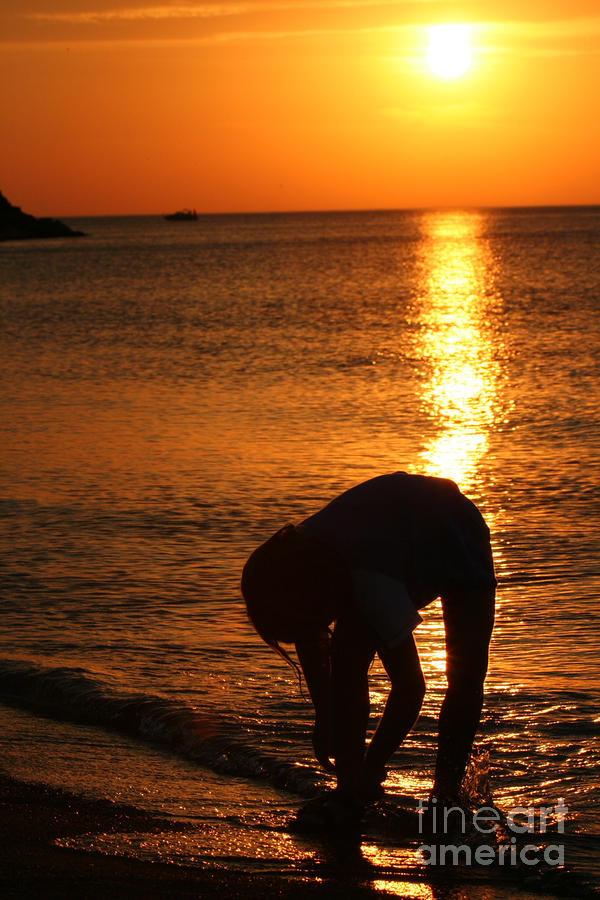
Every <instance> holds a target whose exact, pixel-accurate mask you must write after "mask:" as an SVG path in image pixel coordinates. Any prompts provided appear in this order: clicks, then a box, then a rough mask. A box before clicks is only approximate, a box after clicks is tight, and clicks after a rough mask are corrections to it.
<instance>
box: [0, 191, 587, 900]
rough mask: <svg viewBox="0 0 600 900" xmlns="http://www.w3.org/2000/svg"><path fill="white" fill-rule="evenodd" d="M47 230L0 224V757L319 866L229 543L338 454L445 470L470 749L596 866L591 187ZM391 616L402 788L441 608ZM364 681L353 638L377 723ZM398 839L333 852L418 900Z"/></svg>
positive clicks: (111, 846) (289, 503)
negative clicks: (476, 683) (480, 561)
mask: <svg viewBox="0 0 600 900" xmlns="http://www.w3.org/2000/svg"><path fill="white" fill-rule="evenodd" d="M76 225H77V227H79V228H82V229H83V230H84V231H86V232H87V237H85V238H82V239H78V240H71V241H68V240H56V241H48V242H28V243H22V244H17V243H12V244H5V245H3V246H1V247H0V272H1V278H0V323H1V329H0V378H1V381H0V383H1V385H2V390H1V396H0V484H1V496H0V545H1V553H0V592H1V593H0V596H1V604H2V628H1V633H0V700H1V701H2V705H0V722H1V726H2V727H1V728H0V754H1V757H0V758H1V759H2V760H3V762H2V766H3V767H4V769H5V770H6V771H8V772H9V773H10V774H12V775H15V776H17V777H19V778H24V779H26V780H30V781H39V780H43V781H45V782H47V783H48V784H51V785H62V786H66V787H68V788H70V789H71V790H74V791H77V792H82V793H86V794H91V795H93V796H103V797H109V798H111V799H116V800H122V801H125V802H128V803H132V804H135V805H137V806H140V807H142V808H144V809H149V810H152V811H160V812H161V813H163V814H164V815H166V816H168V817H172V818H175V819H184V820H186V821H188V822H190V823H191V824H192V825H193V826H194V827H193V828H192V830H191V832H190V833H186V835H185V836H182V835H181V834H170V835H164V836H163V837H161V838H157V837H156V836H154V837H150V836H148V835H134V836H131V835H129V836H126V835H121V836H116V837H115V836H112V837H111V836H108V835H90V836H89V837H88V838H87V839H85V840H84V844H85V846H89V847H90V848H91V849H97V850H98V849H99V850H101V851H103V852H107V853H114V852H121V853H128V854H132V855H134V856H141V857H144V858H152V859H155V858H160V859H166V860H172V861H175V862H181V861H184V862H193V863H196V864H198V865H207V864H211V865H217V866H219V865H221V866H238V867H241V868H246V869H249V870H253V869H254V870H272V871H282V872H286V873H288V874H290V876H292V875H294V876H295V877H307V878H313V877H321V876H322V874H323V872H327V871H329V869H328V866H331V865H333V863H332V861H331V859H330V857H329V856H328V853H329V851H328V850H327V848H325V847H323V845H321V844H320V843H319V842H318V841H316V840H311V839H309V838H308V837H306V836H304V837H300V836H298V835H292V834H290V833H289V832H288V831H287V827H286V826H287V822H288V820H289V817H290V816H291V815H292V813H293V812H294V810H295V809H296V808H297V806H298V805H299V804H300V802H301V800H302V798H303V797H306V796H310V794H311V793H312V792H313V791H314V790H315V789H316V788H319V787H323V786H325V785H327V784H329V783H330V781H329V779H328V776H326V775H324V774H323V773H322V772H320V770H319V768H318V766H317V764H316V763H315V761H314V760H313V759H312V757H311V748H310V739H309V734H310V728H311V707H310V704H309V703H308V702H307V701H306V697H305V695H303V694H302V693H301V692H300V690H299V689H298V685H297V682H296V680H295V678H294V675H293V672H291V670H290V669H288V668H287V667H286V666H285V664H284V663H283V662H282V661H281V660H280V659H279V658H278V657H277V656H276V655H275V654H273V653H272V652H271V651H269V649H268V648H267V647H265V646H263V645H262V644H261V642H260V641H259V640H258V638H257V637H256V636H255V635H254V633H253V631H252V629H251V627H250V626H249V624H248V622H247V619H246V616H245V612H244V608H243V604H242V602H241V598H240V593H239V579H240V573H241V568H242V566H243V563H244V561H245V559H246V558H247V556H248V554H249V553H250V552H251V551H252V550H253V549H254V547H255V546H256V545H257V544H258V543H259V542H261V541H263V540H264V539H266V537H268V536H269V535H270V534H271V533H272V532H273V531H275V530H276V529H277V528H278V527H280V526H281V525H282V524H284V523H285V522H287V521H300V520H301V519H302V518H304V517H306V516H307V515H309V514H310V513H311V512H313V511H315V510H316V509H318V508H319V507H320V506H322V505H323V504H324V503H325V502H327V501H328V500H329V499H331V498H332V497H333V496H335V495H336V494H337V493H339V492H341V491H342V490H344V489H345V488H347V487H350V486H351V485H353V484H355V483H357V482H359V481H361V480H364V479H366V478H368V477H371V476H373V475H377V474H381V473H383V472H390V471H396V470H404V471H410V472H421V473H424V474H432V475H444V476H446V477H450V478H454V479H455V480H456V481H457V482H458V484H459V486H460V487H461V489H462V490H463V492H464V493H465V494H467V496H469V497H470V498H471V499H472V500H474V501H475V502H476V503H477V504H478V505H479V507H480V509H481V510H482V512H483V514H484V516H485V517H486V519H487V521H488V524H489V526H490V529H491V531H492V542H493V548H494V553H495V560H496V569H497V574H498V579H499V591H498V616H497V625H496V629H495V633H494V638H493V643H492V656H491V665H490V672H489V676H488V681H487V690H486V705H485V710H484V715H483V719H482V724H481V729H480V733H479V735H478V738H477V748H478V751H479V762H478V763H476V764H475V771H476V774H477V775H478V776H481V777H483V776H484V775H485V780H486V790H488V791H489V792H491V796H492V797H493V799H494V801H495V802H496V803H497V804H498V806H499V807H500V808H501V809H503V810H509V809H512V808H515V807H525V808H530V807H532V806H534V807H536V808H539V807H540V806H541V805H544V806H547V807H550V806H553V807H555V806H556V804H557V803H558V802H559V799H560V798H562V799H563V801H564V804H565V805H566V806H567V807H568V813H567V816H566V827H565V834H564V835H562V836H561V840H562V841H563V844H564V848H565V855H566V859H565V863H566V868H567V869H572V870H574V871H575V872H576V873H578V874H579V875H580V876H581V877H583V878H584V879H585V880H587V881H588V882H593V881H594V880H595V879H597V878H598V874H599V870H598V862H597V859H598V849H599V843H598V838H599V836H600V813H599V811H598V810H599V805H600V746H599V743H598V730H599V726H600V717H599V700H600V682H599V677H598V655H599V653H598V651H599V644H600V637H599V624H600V601H599V599H598V597H599V593H600V563H599V562H598V555H599V550H600V537H599V535H600V505H599V502H598V486H599V484H598V483H599V468H598V457H599V450H600V411H599V408H600V378H599V358H600V353H599V351H600V208H574V209H564V208H561V209H514V210H464V211H460V210H456V211H448V210H443V211H414V212H357V213H327V214H325V213H322V214H289V215H238V216H206V217H201V218H200V220H199V221H198V222H197V223H167V222H165V221H163V220H162V219H160V218H158V217H156V218H152V217H148V218H122V219H119V218H113V219H89V220H85V221H84V220H78V221H77V223H76ZM416 638H417V642H418V646H419V652H420V655H421V660H422V664H423V669H424V673H425V677H426V680H427V685H428V690H427V695H426V699H425V703H424V707H423V712H422V716H421V718H420V720H419V722H418V724H417V726H416V727H415V729H414V731H413V732H412V733H411V735H410V736H409V737H408V739H407V740H406V742H405V744H404V745H403V747H402V748H401V749H400V750H399V751H398V753H397V754H396V755H395V757H394V758H393V760H392V763H391V765H390V776H389V780H388V788H389V795H390V797H391V798H392V801H393V799H394V797H396V798H402V797H404V796H405V795H410V796H412V797H414V798H418V797H426V796H427V793H428V791H429V788H430V786H431V777H432V770H433V765H434V753H435V734H436V718H437V713H438V710H439V706H440V703H441V700H442V697H443V692H444V645H443V626H442V623H441V615H440V609H439V604H435V605H434V606H433V607H431V608H429V609H428V610H427V611H426V613H425V616H424V622H423V624H422V625H421V626H420V627H419V629H418V630H417V633H416ZM386 685H387V682H386V678H385V675H384V673H383V671H382V669H381V667H380V666H379V665H378V664H377V663H375V664H374V666H373V668H372V672H371V700H372V715H373V722H376V719H377V714H378V713H380V712H381V710H382V708H383V704H384V702H385V697H386ZM488 760H489V773H488V772H487V766H488ZM418 843H419V841H418V840H412V841H411V840H396V838H394V837H393V836H390V835H389V834H387V835H386V834H384V833H383V831H381V829H379V830H378V827H377V824H375V826H374V827H373V829H372V830H371V832H369V833H368V834H367V835H366V836H365V839H364V840H363V844H362V847H361V848H360V852H359V854H358V857H359V863H360V865H361V866H363V868H362V869H360V871H361V872H364V871H367V870H368V876H365V877H367V880H370V881H371V882H372V883H373V884H374V885H375V886H380V887H385V888H386V889H387V890H388V891H394V892H396V893H397V894H398V895H401V896H407V897H419V898H426V900H428V898H430V897H431V898H433V897H439V896H441V895H440V894H439V892H438V893H436V892H435V888H433V887H431V886H430V885H429V884H428V882H427V877H426V876H427V872H426V871H425V869H426V867H424V866H423V864H422V861H420V860H419V859H418V855H417V852H416V848H417V845H418ZM359 863H356V864H357V865H359ZM345 865H347V862H346V863H345ZM365 866H366V867H367V869H365V868H364V867H365ZM521 869H523V866H521ZM532 871H533V870H532ZM535 871H536V873H537V869H536V870H535ZM560 871H561V872H562V871H564V870H563V868H562V867H560ZM557 873H558V867H557V869H556V872H555V873H554V874H557ZM467 874H468V873H465V877H466V876H467ZM496 874H497V873H496ZM501 874H503V873H501ZM525 874H527V872H525ZM536 877H538V875H537V874H536ZM565 877H566V876H565ZM530 880H531V879H530ZM534 880H535V879H534ZM509 887H510V885H508V882H507V887H506V890H507V891H508V890H509ZM473 890H474V888H473ZM482 890H483V889H482ZM485 891H487V893H485V896H486V897H490V898H491V897H496V896H504V893H503V891H504V888H503V887H502V884H500V887H498V884H497V883H494V885H492V884H488V885H487V887H485ZM498 892H499V893H498ZM470 896H475V893H471V894H470ZM482 896H483V895H482Z"/></svg>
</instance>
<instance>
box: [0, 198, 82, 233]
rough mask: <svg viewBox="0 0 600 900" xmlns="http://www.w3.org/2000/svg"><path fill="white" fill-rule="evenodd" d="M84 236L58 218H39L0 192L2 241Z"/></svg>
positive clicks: (0, 230) (0, 231)
mask: <svg viewBox="0 0 600 900" xmlns="http://www.w3.org/2000/svg"><path fill="white" fill-rule="evenodd" d="M82 236H83V231H74V230H73V229H72V228H69V226H68V225H65V224H64V222H59V221H58V219H37V218H36V217H35V216H30V215H28V213H24V212H23V211H22V210H21V209H20V208H19V207H18V206H13V205H12V203H9V202H8V200H7V199H6V197H5V196H4V195H3V194H2V193H0V241H24V240H28V239H31V238H53V237H82Z"/></svg>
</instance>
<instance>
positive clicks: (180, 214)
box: [165, 209, 198, 222]
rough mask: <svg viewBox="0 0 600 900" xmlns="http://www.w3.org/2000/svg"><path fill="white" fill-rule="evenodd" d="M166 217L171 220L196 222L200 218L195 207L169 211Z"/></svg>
mask: <svg viewBox="0 0 600 900" xmlns="http://www.w3.org/2000/svg"><path fill="white" fill-rule="evenodd" d="M165 219H167V220H168V221H169V222H195V221H196V220H197V219H198V213H197V212H196V210H195V209H179V210H177V212H174V213H169V214H168V215H167V216H165Z"/></svg>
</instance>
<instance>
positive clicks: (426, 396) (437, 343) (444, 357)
mask: <svg viewBox="0 0 600 900" xmlns="http://www.w3.org/2000/svg"><path fill="white" fill-rule="evenodd" d="M481 221H482V219H481V215H480V214H478V213H471V212H468V213H466V212H457V213H431V214H427V215H426V216H425V217H424V219H423V223H422V227H423V230H424V232H425V240H424V244H423V247H424V250H423V294H422V296H421V298H420V305H419V309H418V315H417V323H418V325H419V326H420V328H419V332H418V343H419V347H418V352H419V357H420V358H421V359H422V360H423V361H424V362H425V363H426V364H427V367H428V381H427V383H426V384H425V387H424V391H423V395H422V405H423V407H424V410H425V412H426V413H427V415H428V416H429V417H430V418H431V419H432V420H434V421H435V422H436V423H437V424H438V426H439V430H438V433H437V434H436V435H435V437H434V438H433V439H432V440H431V441H430V442H429V443H428V444H427V445H426V446H425V447H424V448H423V450H422V454H421V455H422V459H423V463H424V465H423V466H422V468H423V471H425V473H426V474H429V475H441V476H444V477H447V478H452V479H453V480H455V481H457V482H458V484H459V485H460V486H461V488H466V489H467V490H468V488H469V487H470V486H472V485H473V483H474V482H476V481H477V467H478V464H479V462H480V460H481V459H482V457H483V456H484V454H485V453H486V451H487V449H488V446H489V434H490V430H491V427H492V426H493V425H494V423H495V422H496V420H497V417H498V414H499V401H498V380H499V376H500V372H499V363H498V361H497V353H496V351H495V347H494V343H493V341H492V336H491V332H490V329H489V327H488V324H487V321H486V317H487V315H488V313H489V310H490V307H491V306H492V305H493V304H494V303H495V302H496V298H495V295H494V292H493V277H492V276H493V267H492V260H491V258H490V253H489V249H488V248H487V246H486V244H485V241H484V240H483V239H482V237H481Z"/></svg>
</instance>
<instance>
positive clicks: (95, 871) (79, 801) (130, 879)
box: [0, 771, 589, 900]
mask: <svg viewBox="0 0 600 900" xmlns="http://www.w3.org/2000/svg"><path fill="white" fill-rule="evenodd" d="M197 827H198V825H197V824H193V823H187V822H176V821H172V820H170V819H167V818H161V817H159V816H154V815H152V814H151V813H147V812H144V811H142V810H139V809H137V808H135V807H133V806H127V805H124V804H118V803H114V802H112V801H110V800H103V799H91V798H87V797H84V796H81V795H76V794H72V793H69V792H67V791H63V790H60V789H55V788H50V787H48V786H46V785H44V784H40V783H29V782H24V781H19V780H17V779H15V778H12V777H11V776H9V775H8V774H6V773H5V772H1V771H0V834H1V835H2V841H0V896H2V897H7V898H9V897H10V898H19V900H21V898H22V897H24V896H27V897H32V898H35V897H39V898H42V897H43V898H48V897H50V898H54V897H55V898H63V897H65V896H73V895H74V896H82V897H86V900H87V898H91V900H100V898H108V897H110V898H114V897H117V898H118V897H127V898H128V900H137V898H140V900H141V898H144V900H146V898H148V897H152V898H165V900H166V898H180V897H181V898H187V897H190V898H191V897H195V898H200V897H201V898H205V897H207V898H219V897H226V898H228V900H242V898H243V900H264V897H265V896H269V897H275V898H281V900H302V898H311V897H317V896H322V894H323V890H325V891H326V893H327V896H328V897H332V898H340V900H342V898H347V897H354V898H358V900H374V898H384V897H392V896H395V897H404V898H411V900H412V898H417V897H418V898H421V897H423V898H427V897H430V898H435V900H451V898H457V897H459V896H461V897H462V896H467V894H463V893H462V891H464V890H466V891H468V892H469V894H468V896H472V897H475V898H477V900H498V898H506V900H522V897H523V895H524V894H526V895H527V896H531V897H532V898H534V900H535V898H537V900H550V898H555V897H557V896H562V897H570V898H572V897H573V896H574V895H573V894H572V893H571V892H570V891H564V889H563V890H558V891H556V893H555V892H554V891H553V890H551V891H550V892H547V890H544V887H543V886H542V885H541V884H540V885H538V886H537V889H536V888H535V887H533V890H532V889H531V888H529V889H528V888H527V887H526V886H523V887H524V890H523V889H521V888H520V887H519V885H517V884H514V883H513V884H510V883H506V884H505V885H497V886H496V887H495V889H494V887H493V886H492V885H491V884H490V883H489V882H488V883H487V884H481V883H480V884H477V883H476V882H465V881H462V882H461V880H458V881H455V880H454V879H452V878H450V880H447V879H446V878H442V880H441V881H440V880H438V879H433V880H432V881H431V882H430V881H428V880H425V881H423V880H420V879H416V880H414V881H410V882H402V881H398V882H389V883H388V884H386V883H385V882H381V881H380V882H379V883H378V884H375V883H372V882H370V881H369V880H368V879H367V878H363V879H361V878H360V876H359V875H358V874H357V873H355V875H354V876H352V875H349V873H347V874H346V876H345V877H341V878H331V877H329V878H328V877H327V876H325V877H319V878H317V877H313V878H306V877H304V878H303V877H301V876H298V877H294V876H287V875H284V874H277V873H268V874H266V873H263V872H248V871H243V870H241V869H239V870H238V869H231V868H221V867H218V866H215V865H211V864H210V863H207V864H206V866H203V865H198V866H192V865H185V864H183V865H180V864H174V863H169V862H159V861H144V860H139V859H134V858H131V857H128V856H121V855H117V854H114V855H109V854H104V853H101V852H97V851H92V850H90V851H88V850H79V849H72V848H70V847H68V846H67V847H65V846H58V845H57V844H56V841H57V840H58V841H68V840H69V839H73V838H77V837H78V836H82V835H85V836H89V835H110V834H117V833H120V834H123V833H136V832H144V833H146V834H149V833H154V834H169V833H170V834H173V835H174V836H175V835H176V834H177V833H179V834H181V833H189V832H190V831H193V830H194V829H196V828H197ZM388 886H389V890H388ZM548 887H549V886H548ZM457 891H458V893H457ZM586 896H589V895H588V894H586Z"/></svg>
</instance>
